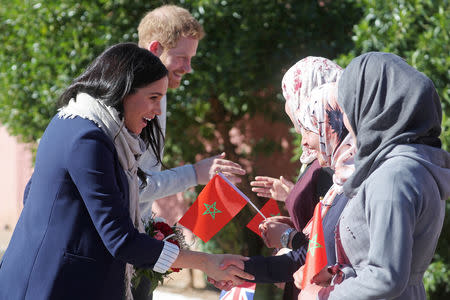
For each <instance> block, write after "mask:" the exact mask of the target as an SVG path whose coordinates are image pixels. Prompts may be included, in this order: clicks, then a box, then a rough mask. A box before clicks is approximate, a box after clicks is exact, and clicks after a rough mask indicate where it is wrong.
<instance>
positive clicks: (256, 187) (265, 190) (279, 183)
mask: <svg viewBox="0 0 450 300" xmlns="http://www.w3.org/2000/svg"><path fill="white" fill-rule="evenodd" d="M250 185H251V186H252V187H253V188H252V191H253V192H255V193H256V195H257V196H258V197H265V198H272V199H275V200H278V201H283V202H284V201H286V198H287V196H288V195H289V193H290V192H291V190H292V188H293V187H294V183H292V182H290V181H289V180H287V179H285V178H284V177H283V176H280V179H278V178H273V177H268V176H256V177H255V180H254V181H252V182H250Z"/></svg>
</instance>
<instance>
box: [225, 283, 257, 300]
mask: <svg viewBox="0 0 450 300" xmlns="http://www.w3.org/2000/svg"><path fill="white" fill-rule="evenodd" d="M255 288H256V283H252V282H246V283H243V284H241V285H239V286H236V287H234V288H232V289H231V290H229V291H222V292H221V293H220V297H219V300H253V296H254V295H255Z"/></svg>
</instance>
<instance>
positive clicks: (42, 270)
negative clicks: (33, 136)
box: [0, 116, 164, 300]
mask: <svg viewBox="0 0 450 300" xmlns="http://www.w3.org/2000/svg"><path fill="white" fill-rule="evenodd" d="M28 187H29V188H28V189H27V193H26V196H25V205H24V208H23V211H22V213H21V215H20V218H19V221H18V223H17V225H16V227H15V230H14V233H13V236H12V238H11V241H10V243H9V246H8V248H7V250H6V252H5V254H4V256H3V259H2V262H1V263H0V299H1V300H3V299H7V300H15V299H77V300H79V299H95V300H99V299H108V300H109V299H123V297H124V290H125V284H124V273H125V264H126V263H130V264H133V265H135V266H138V267H153V266H154V265H155V263H156V261H157V260H158V258H159V255H160V253H161V251H162V249H163V246H164V243H163V242H162V241H158V240H156V239H153V238H150V237H149V236H147V235H145V234H141V233H139V232H138V231H137V230H136V229H135V228H134V226H133V224H132V221H131V219H130V217H129V212H128V207H129V194H128V182H127V179H126V175H125V173H124V171H123V169H122V167H121V165H120V163H119V159H118V156H117V152H116V150H115V147H114V144H113V142H112V140H111V138H109V137H108V136H107V135H106V134H105V133H104V132H103V131H102V130H101V129H100V128H99V127H97V126H96V125H95V124H94V123H93V122H92V121H89V120H86V119H82V118H80V117H76V118H74V119H64V120H62V119H59V118H58V117H57V116H55V117H54V118H53V119H52V121H51V122H50V124H49V126H48V127H47V129H46V130H45V133H44V135H43V136H42V139H41V141H40V143H39V148H38V151H37V156H36V164H35V169H34V173H33V175H32V178H31V180H30V182H29V185H28Z"/></svg>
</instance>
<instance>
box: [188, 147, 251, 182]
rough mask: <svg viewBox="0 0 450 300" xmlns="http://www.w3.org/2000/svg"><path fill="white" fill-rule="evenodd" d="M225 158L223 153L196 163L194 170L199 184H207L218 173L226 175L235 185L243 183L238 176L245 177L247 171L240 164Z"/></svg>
mask: <svg viewBox="0 0 450 300" xmlns="http://www.w3.org/2000/svg"><path fill="white" fill-rule="evenodd" d="M224 158H225V153H222V154H219V155H216V156H212V157H209V158H205V159H202V160H200V161H198V162H196V163H195V164H194V169H195V173H196V174H197V183H198V184H207V183H208V182H209V180H210V179H211V178H213V177H214V175H216V174H217V172H220V173H222V174H223V175H225V177H227V178H228V179H229V180H230V181H231V182H232V183H234V184H236V183H239V182H241V179H240V178H239V177H238V176H237V175H239V176H241V175H244V174H245V173H246V172H245V170H244V169H243V168H242V167H241V166H240V165H239V164H237V163H234V162H232V161H229V160H226V159H224Z"/></svg>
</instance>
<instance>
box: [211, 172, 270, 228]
mask: <svg viewBox="0 0 450 300" xmlns="http://www.w3.org/2000/svg"><path fill="white" fill-rule="evenodd" d="M217 174H218V175H219V176H220V177H222V179H223V180H225V181H226V182H227V183H228V184H229V185H230V186H231V187H232V188H233V189H234V190H235V191H236V192H238V193H239V194H240V195H241V196H242V197H243V198H244V199H245V201H247V202H248V203H249V204H250V205H251V206H253V208H254V209H255V210H256V211H257V212H258V213H259V214H260V215H261V216H262V217H263V218H264V220H267V218H266V216H264V215H263V213H262V212H261V211H260V210H259V209H258V208H257V207H256V206H255V204H253V202H252V201H250V199H249V198H248V197H247V196H246V195H245V194H244V193H243V192H242V191H241V190H240V189H238V188H237V187H236V186H235V185H234V184H233V183H232V182H231V181H229V180H228V178H227V177H225V175H223V174H222V173H220V172H219V173H217Z"/></svg>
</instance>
